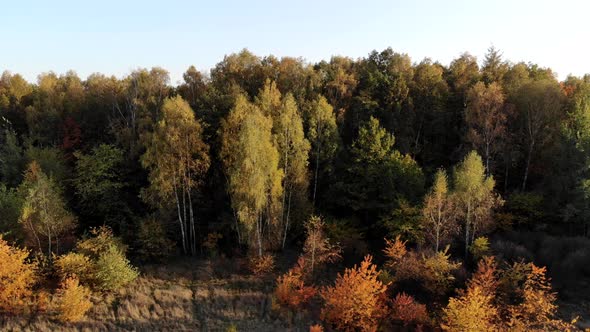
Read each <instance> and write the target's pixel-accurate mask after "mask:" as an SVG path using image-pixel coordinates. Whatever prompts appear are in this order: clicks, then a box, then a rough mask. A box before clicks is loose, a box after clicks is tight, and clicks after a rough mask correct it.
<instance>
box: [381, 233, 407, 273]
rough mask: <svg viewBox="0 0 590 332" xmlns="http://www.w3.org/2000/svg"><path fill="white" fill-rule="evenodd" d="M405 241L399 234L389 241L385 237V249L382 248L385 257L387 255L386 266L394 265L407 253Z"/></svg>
mask: <svg viewBox="0 0 590 332" xmlns="http://www.w3.org/2000/svg"><path fill="white" fill-rule="evenodd" d="M406 242H407V241H402V240H400V236H399V235H398V236H396V237H395V240H393V241H390V240H388V239H385V249H383V253H384V254H385V257H387V262H386V265H387V266H388V267H391V268H393V267H395V266H396V265H398V264H399V262H400V261H401V260H402V258H403V257H404V256H405V255H406V254H407V253H408V249H406Z"/></svg>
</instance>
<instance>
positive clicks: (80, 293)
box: [57, 277, 92, 322]
mask: <svg viewBox="0 0 590 332" xmlns="http://www.w3.org/2000/svg"><path fill="white" fill-rule="evenodd" d="M57 301H58V303H57V311H58V318H59V320H60V321H62V322H75V321H78V320H80V319H82V317H84V315H85V314H86V312H87V311H88V310H89V309H90V308H91V307H92V302H90V289H88V288H86V287H84V286H81V285H80V284H79V281H78V279H77V278H76V277H67V278H66V279H65V280H64V281H63V282H62V284H61V287H60V289H59V290H58V300H57Z"/></svg>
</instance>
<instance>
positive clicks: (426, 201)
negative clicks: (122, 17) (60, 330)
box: [0, 47, 590, 331]
mask: <svg viewBox="0 0 590 332" xmlns="http://www.w3.org/2000/svg"><path fill="white" fill-rule="evenodd" d="M183 77H184V81H183V82H182V83H180V84H179V85H178V86H173V85H171V84H170V78H169V74H168V72H167V71H166V70H165V69H162V68H152V69H137V70H134V71H132V72H131V73H130V74H129V75H128V76H126V77H123V78H116V77H114V76H111V77H109V76H105V75H103V74H100V73H97V74H92V75H90V76H89V77H88V78H86V79H85V80H83V79H81V78H80V77H78V76H77V75H76V73H75V72H68V73H65V74H61V75H58V74H55V73H53V72H48V73H42V74H40V75H39V76H38V79H37V82H36V83H30V82H27V81H26V80H24V79H23V77H21V76H20V75H19V74H16V73H15V74H13V73H10V72H7V71H5V72H4V73H3V74H2V76H1V78H0V234H1V237H0V312H3V313H4V314H7V315H14V314H18V315H24V314H25V313H27V312H30V311H31V309H26V308H29V307H31V306H37V307H42V306H44V305H46V306H48V307H50V308H54V309H47V310H45V311H47V312H48V313H51V314H52V315H53V313H55V315H57V316H56V317H58V319H59V320H62V321H74V320H78V319H80V318H81V317H82V316H83V315H84V313H85V312H86V311H87V310H88V309H89V307H90V304H89V302H88V300H87V299H86V298H88V297H89V296H90V294H91V293H93V292H94V293H96V292H108V291H112V290H116V289H119V288H120V287H122V286H123V285H125V284H127V283H128V282H130V281H132V280H134V279H135V278H136V277H137V276H138V274H139V273H140V272H141V268H140V269H137V268H135V267H133V266H132V265H131V262H133V265H135V266H139V267H141V266H142V265H144V264H152V263H154V262H156V263H157V262H160V263H158V264H165V263H163V262H165V261H166V259H167V258H168V257H177V258H179V257H180V258H181V259H192V258H190V256H196V257H199V259H203V258H209V257H219V256H222V257H229V258H230V259H236V260H237V259H244V260H246V261H248V265H249V267H250V271H251V272H250V273H254V274H257V275H266V276H270V278H273V282H275V285H276V291H275V293H274V295H273V307H274V309H275V310H276V311H277V312H280V314H281V315H283V316H285V315H287V316H288V313H289V312H291V311H301V310H303V311H306V312H307V314H306V315H307V316H306V317H307V319H308V323H309V324H308V326H310V325H313V324H316V325H314V326H312V327H311V330H313V331H321V330H322V329H326V330H333V329H335V330H376V329H380V330H391V329H393V328H394V327H396V326H397V327H401V326H406V328H417V327H421V328H426V329H430V328H433V329H438V328H442V329H445V330H451V331H466V330H469V331H478V330H481V331H489V330H527V331H530V330H552V329H554V330H566V329H575V328H576V327H575V326H574V325H571V324H572V323H571V321H572V319H573V320H574V321H573V324H579V321H578V322H576V320H575V319H574V318H575V317H574V315H569V316H568V314H569V313H566V314H558V308H557V304H558V303H557V301H558V297H557V295H556V293H554V292H555V291H556V290H559V294H560V295H559V298H561V299H562V300H564V301H570V302H575V303H578V301H579V300H580V297H576V293H578V290H579V288H578V287H583V288H584V287H587V286H588V283H589V281H588V280H590V268H589V266H590V239H588V237H589V235H590V75H586V76H584V77H574V76H568V77H567V78H566V79H565V80H563V81H559V80H558V79H557V76H556V74H555V73H554V72H552V71H551V69H550V68H543V67H541V66H539V65H536V64H533V63H522V62H521V63H511V62H509V61H507V60H506V59H503V58H502V54H501V52H500V51H498V50H497V49H494V48H493V47H492V48H490V49H489V50H488V52H487V54H486V56H485V58H484V59H476V58H475V57H474V56H472V55H470V54H468V53H464V54H462V55H460V56H459V57H457V58H456V59H454V60H453V61H452V62H451V63H450V64H449V65H448V66H446V65H443V64H440V63H438V62H433V61H432V60H430V59H424V60H421V61H416V60H415V59H414V60H412V59H411V58H410V57H409V56H408V55H406V54H400V53H396V52H394V51H393V50H392V49H386V50H383V51H381V52H378V51H373V52H372V53H370V54H369V55H368V56H367V57H365V58H360V59H351V58H347V57H341V56H335V57H332V58H331V59H330V60H329V61H322V62H319V63H315V64H311V63H308V62H306V61H304V60H303V59H300V58H290V57H285V58H281V59H278V58H276V57H274V56H266V57H260V56H256V55H254V54H252V53H251V52H249V51H248V50H243V51H241V52H239V53H235V54H231V55H228V56H226V57H225V58H224V59H223V60H222V61H221V62H219V63H218V64H217V65H216V66H215V67H214V68H213V69H211V71H210V73H201V72H199V71H197V70H196V69H195V67H190V68H189V69H188V70H187V71H186V72H185V73H184V76H183ZM297 256H299V258H298V259H296V258H293V257H297ZM183 257H184V258H183ZM281 266H283V267H285V266H286V268H281ZM545 267H547V268H548V270H547V269H546V268H545ZM345 268H346V269H345ZM273 269H274V271H275V272H274V273H277V272H278V274H276V275H273V274H272V273H273V272H272V271H273ZM285 271H286V272H285ZM283 272H285V273H284V274H282V273H283ZM16 276H18V277H16ZM277 276H278V278H277ZM550 279H553V280H551V282H550ZM551 283H553V285H552V284H551ZM39 294H45V295H43V296H40V295H39ZM578 295H579V294H578ZM45 297H47V298H51V299H52V300H47V299H44V298H45ZM580 301H581V300H580ZM45 302H48V303H50V305H47V304H44V303H45ZM71 303H76V305H71ZM580 305H581V304H580ZM72 308H74V309H72ZM580 308H582V307H580ZM76 309H79V310H77V311H76ZM580 310H581V312H576V314H578V315H584V312H583V311H584V309H580ZM37 311H39V310H37ZM586 314H587V313H586ZM566 316H567V317H566ZM570 316H571V317H570Z"/></svg>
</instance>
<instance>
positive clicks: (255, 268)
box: [249, 254, 275, 276]
mask: <svg viewBox="0 0 590 332" xmlns="http://www.w3.org/2000/svg"><path fill="white" fill-rule="evenodd" d="M249 264H250V271H252V273H254V275H257V276H261V275H264V274H267V273H269V272H271V271H272V270H274V268H275V258H274V256H273V255H270V254H264V255H262V256H260V257H258V256H255V257H252V258H250V262H249Z"/></svg>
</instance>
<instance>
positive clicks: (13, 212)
mask: <svg viewBox="0 0 590 332" xmlns="http://www.w3.org/2000/svg"><path fill="white" fill-rule="evenodd" d="M21 207H22V198H21V196H20V195H19V194H18V192H17V190H16V189H10V188H7V187H6V186H5V185H4V184H3V183H0V216H2V218H0V235H4V237H5V238H8V239H12V240H16V239H20V238H21V237H22V232H21V227H20V225H19V223H18V221H19V218H20V213H21Z"/></svg>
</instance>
